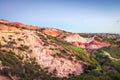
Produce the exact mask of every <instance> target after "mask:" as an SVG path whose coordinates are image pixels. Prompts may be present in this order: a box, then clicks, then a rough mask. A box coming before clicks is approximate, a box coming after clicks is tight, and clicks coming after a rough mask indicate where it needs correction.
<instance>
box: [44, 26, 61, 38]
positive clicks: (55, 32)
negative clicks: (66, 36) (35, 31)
mask: <svg viewBox="0 0 120 80" xmlns="http://www.w3.org/2000/svg"><path fill="white" fill-rule="evenodd" d="M42 32H43V33H44V34H47V35H51V36H53V37H56V36H58V35H60V34H62V31H60V30H57V29H53V28H46V29H45V30H43V31H42Z"/></svg>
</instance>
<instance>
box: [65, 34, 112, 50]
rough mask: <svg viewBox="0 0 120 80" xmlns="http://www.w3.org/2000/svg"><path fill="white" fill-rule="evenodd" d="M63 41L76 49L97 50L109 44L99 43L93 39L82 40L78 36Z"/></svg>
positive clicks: (68, 37)
mask: <svg viewBox="0 0 120 80" xmlns="http://www.w3.org/2000/svg"><path fill="white" fill-rule="evenodd" d="M65 40H66V41H67V42H69V43H72V44H74V45H76V46H78V47H81V48H86V49H99V48H102V47H106V46H110V44H109V43H107V42H99V41H96V40H94V38H83V37H81V36H80V35H79V34H73V35H70V36H67V37H66V38H65Z"/></svg>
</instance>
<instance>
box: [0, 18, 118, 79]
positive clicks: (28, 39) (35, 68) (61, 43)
mask: <svg viewBox="0 0 120 80" xmlns="http://www.w3.org/2000/svg"><path fill="white" fill-rule="evenodd" d="M88 35H89V34H84V35H83V34H78V33H71V32H66V31H62V30H59V29H54V28H43V27H37V26H31V25H25V24H23V23H20V22H9V21H6V20H0V78H1V79H2V78H3V79H2V80H8V79H9V80H88V79H91V80H120V65H119V64H120V44H119V43H120V40H119V38H118V36H120V35H117V36H116V35H115V39H112V38H108V37H104V36H102V37H101V36H99V35H96V36H95V35H91V36H90V37H89V36H88ZM111 74H114V75H111Z"/></svg>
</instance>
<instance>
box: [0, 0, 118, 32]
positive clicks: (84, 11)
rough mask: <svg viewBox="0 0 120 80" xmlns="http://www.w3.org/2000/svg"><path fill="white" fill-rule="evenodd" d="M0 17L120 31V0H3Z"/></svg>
mask: <svg viewBox="0 0 120 80" xmlns="http://www.w3.org/2000/svg"><path fill="white" fill-rule="evenodd" d="M0 18H1V19H6V20H9V21H18V22H22V23H25V24H30V25H36V26H43V27H52V28H58V29H62V30H65V31H70V32H79V33H81V32H84V33H86V32H87V33H91V32H92V33H102V32H103V33H120V0H0Z"/></svg>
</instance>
